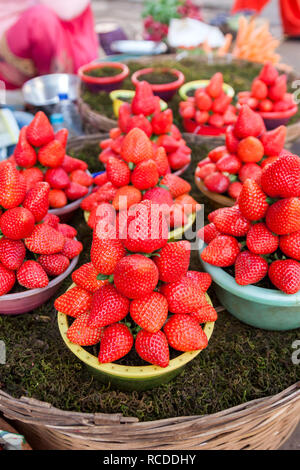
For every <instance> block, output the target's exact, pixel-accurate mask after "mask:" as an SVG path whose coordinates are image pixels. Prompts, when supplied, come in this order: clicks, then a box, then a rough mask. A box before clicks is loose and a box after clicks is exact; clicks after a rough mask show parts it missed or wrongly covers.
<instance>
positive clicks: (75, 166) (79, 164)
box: [61, 155, 88, 174]
mask: <svg viewBox="0 0 300 470" xmlns="http://www.w3.org/2000/svg"><path fill="white" fill-rule="evenodd" d="M61 166H62V167H63V169H64V170H65V171H66V172H67V173H68V174H69V173H72V171H74V170H87V168H88V165H87V163H86V162H83V161H82V160H80V159H79V158H73V157H70V156H69V155H65V156H64V159H63V162H62V165H61Z"/></svg>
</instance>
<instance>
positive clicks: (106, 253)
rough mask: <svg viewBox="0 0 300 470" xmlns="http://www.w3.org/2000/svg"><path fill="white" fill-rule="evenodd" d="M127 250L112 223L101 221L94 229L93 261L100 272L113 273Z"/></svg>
mask: <svg viewBox="0 0 300 470" xmlns="http://www.w3.org/2000/svg"><path fill="white" fill-rule="evenodd" d="M125 254H126V251H125V248H124V247H123V245H122V243H121V242H120V240H119V239H118V238H117V237H116V234H115V229H114V227H113V226H112V225H110V224H105V223H102V222H99V223H98V224H97V226H96V228H95V230H94V234H93V243H92V248H91V261H92V263H93V266H94V267H95V269H96V270H97V271H98V273H101V274H105V275H111V274H113V273H114V270H115V268H116V265H117V263H118V261H120V260H121V259H122V258H123V256H125Z"/></svg>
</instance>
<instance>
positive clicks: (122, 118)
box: [118, 103, 131, 133]
mask: <svg viewBox="0 0 300 470" xmlns="http://www.w3.org/2000/svg"><path fill="white" fill-rule="evenodd" d="M130 117H131V106H130V104H129V103H123V104H122V106H121V107H120V109H119V117H118V126H119V128H120V130H121V132H124V133H126V132H127V125H128V121H129V120H130Z"/></svg>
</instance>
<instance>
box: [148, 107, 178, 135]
mask: <svg viewBox="0 0 300 470" xmlns="http://www.w3.org/2000/svg"><path fill="white" fill-rule="evenodd" d="M172 124H173V112H172V110H171V109H166V110H165V111H162V112H160V113H157V114H154V116H153V118H152V120H151V125H152V130H153V134H157V135H161V134H168V133H169V132H170V131H171V127H172Z"/></svg>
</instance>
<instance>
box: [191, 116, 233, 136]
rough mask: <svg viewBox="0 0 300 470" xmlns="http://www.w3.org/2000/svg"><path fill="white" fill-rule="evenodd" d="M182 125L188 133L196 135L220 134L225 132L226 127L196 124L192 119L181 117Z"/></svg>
mask: <svg viewBox="0 0 300 470" xmlns="http://www.w3.org/2000/svg"><path fill="white" fill-rule="evenodd" d="M183 127H184V129H185V130H186V131H187V132H189V133H190V134H198V135H208V136H209V135H211V136H216V135H222V134H225V131H226V129H227V127H215V126H208V125H201V124H197V122H195V121H193V119H183Z"/></svg>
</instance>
